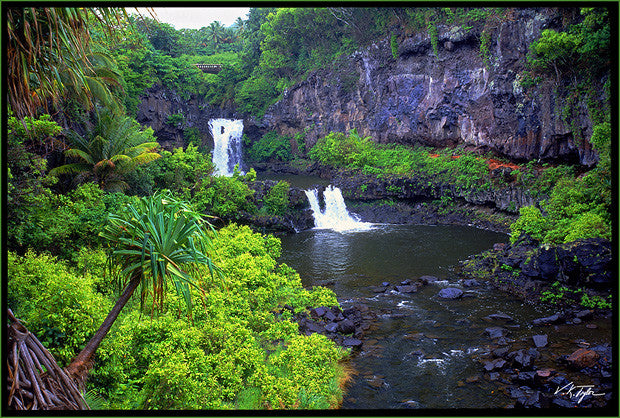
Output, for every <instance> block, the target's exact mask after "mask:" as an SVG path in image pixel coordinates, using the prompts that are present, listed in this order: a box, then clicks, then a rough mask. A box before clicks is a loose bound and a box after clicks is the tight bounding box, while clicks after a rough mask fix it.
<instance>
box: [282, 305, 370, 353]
mask: <svg viewBox="0 0 620 418" xmlns="http://www.w3.org/2000/svg"><path fill="white" fill-rule="evenodd" d="M284 309H289V310H292V309H291V308H290V307H289V306H284ZM374 319H376V315H375V314H374V313H373V312H372V311H370V310H369V309H368V306H366V305H364V304H361V303H360V304H354V305H353V306H351V307H349V308H345V309H341V308H340V307H338V306H333V307H326V306H320V307H318V308H314V309H310V311H309V313H306V312H302V313H299V314H295V316H294V320H295V321H296V322H297V323H298V324H299V332H300V333H302V334H304V335H311V334H314V333H318V334H323V335H325V336H326V337H327V338H329V339H330V340H332V341H334V342H335V343H336V344H339V345H341V346H343V347H346V348H355V349H358V348H360V347H361V346H362V344H363V341H362V340H363V338H364V331H365V330H367V329H368V328H369V327H370V323H371V322H372V321H373V320H374Z"/></svg>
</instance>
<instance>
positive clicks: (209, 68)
mask: <svg viewBox="0 0 620 418" xmlns="http://www.w3.org/2000/svg"><path fill="white" fill-rule="evenodd" d="M194 65H195V66H196V67H197V68H198V69H199V70H202V71H203V72H205V73H214V74H215V73H219V72H220V71H222V65H221V64H194Z"/></svg>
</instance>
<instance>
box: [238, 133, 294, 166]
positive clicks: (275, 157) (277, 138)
mask: <svg viewBox="0 0 620 418" xmlns="http://www.w3.org/2000/svg"><path fill="white" fill-rule="evenodd" d="M244 143H245V144H246V145H250V148H249V149H248V150H247V155H248V158H249V159H250V161H255V162H261V161H290V160H292V159H293V154H292V152H291V138H290V137H288V136H281V135H278V134H277V132H275V131H271V132H267V133H266V134H265V135H263V136H262V137H261V138H260V139H259V140H258V141H256V142H254V143H251V144H250V142H249V139H248V138H247V137H244Z"/></svg>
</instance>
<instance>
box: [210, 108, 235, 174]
mask: <svg viewBox="0 0 620 418" xmlns="http://www.w3.org/2000/svg"><path fill="white" fill-rule="evenodd" d="M209 128H211V135H212V136H213V142H214V144H215V145H214V147H213V163H214V164H215V167H216V174H219V175H221V176H232V174H233V170H234V168H235V165H236V164H239V169H241V136H242V135H243V119H235V120H233V119H211V120H210V121H209Z"/></svg>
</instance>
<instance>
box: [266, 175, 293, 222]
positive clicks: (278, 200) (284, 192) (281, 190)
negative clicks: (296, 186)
mask: <svg viewBox="0 0 620 418" xmlns="http://www.w3.org/2000/svg"><path fill="white" fill-rule="evenodd" d="M289 188H290V185H289V184H288V183H287V182H286V181H284V180H281V181H279V182H278V183H277V184H276V185H275V186H273V187H272V188H271V189H269V191H268V192H267V194H265V197H264V198H263V203H264V207H265V208H266V210H267V213H269V214H271V215H284V213H285V212H286V211H287V210H288V207H289V199H288V191H289Z"/></svg>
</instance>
